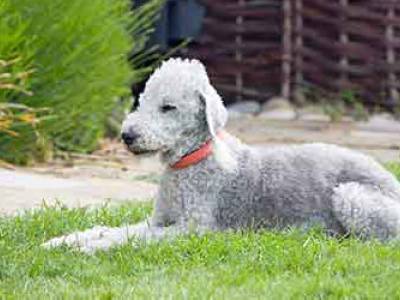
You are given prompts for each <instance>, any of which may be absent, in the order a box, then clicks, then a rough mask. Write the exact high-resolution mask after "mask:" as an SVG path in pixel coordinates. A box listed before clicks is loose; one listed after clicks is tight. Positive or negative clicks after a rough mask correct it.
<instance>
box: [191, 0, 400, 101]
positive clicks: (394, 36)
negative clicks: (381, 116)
mask: <svg viewBox="0 0 400 300" xmlns="http://www.w3.org/2000/svg"><path fill="white" fill-rule="evenodd" d="M201 1H202V2H203V4H204V5H205V7H206V9H207V12H206V17H205V19H204V24H203V33H202V35H201V37H200V38H199V39H197V40H196V42H195V43H193V44H192V45H191V46H190V48H189V56H192V57H196V58H200V59H201V60H203V61H204V63H205V64H206V65H207V67H208V69H209V70H210V77H211V81H212V82H213V83H214V84H215V85H216V87H217V88H218V90H219V91H220V92H222V94H223V96H225V101H227V102H232V101H237V100H242V99H247V100H248V99H252V100H257V101H266V100H268V98H269V97H271V96H273V95H283V96H284V97H287V98H291V99H293V100H295V101H296V100H298V99H302V91H303V90H304V89H305V87H308V86H310V85H311V86H315V87H317V88H322V89H324V90H325V91H327V92H331V93H336V94H340V93H343V92H344V91H347V90H352V91H354V92H356V93H358V94H359V95H360V99H362V100H363V101H365V104H367V105H379V106H383V107H386V108H389V109H394V108H400V99H399V98H400V95H399V94H400V93H399V90H400V83H399V78H400V1H399V0H330V1H327V0H219V1H215V0H201Z"/></svg>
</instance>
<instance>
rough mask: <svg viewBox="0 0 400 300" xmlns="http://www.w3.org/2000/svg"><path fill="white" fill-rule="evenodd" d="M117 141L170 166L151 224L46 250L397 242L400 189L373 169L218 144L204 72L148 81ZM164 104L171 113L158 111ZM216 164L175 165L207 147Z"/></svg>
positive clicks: (216, 106) (344, 159)
mask: <svg viewBox="0 0 400 300" xmlns="http://www.w3.org/2000/svg"><path fill="white" fill-rule="evenodd" d="M139 102H140V105H139V108H138V111H136V112H134V113H132V114H130V115H128V117H127V119H126V120H125V122H124V124H123V128H122V130H123V132H127V133H129V132H131V131H135V132H136V133H138V134H139V138H138V139H137V140H136V142H135V143H134V144H132V145H131V146H130V150H131V151H132V152H134V153H143V152H161V155H162V160H163V161H164V162H165V164H166V165H167V167H166V171H165V173H164V176H163V178H162V181H161V184H160V189H159V195H158V198H157V199H156V201H155V205H154V212H153V215H152V217H151V218H150V219H149V220H147V221H145V222H143V223H140V224H137V225H133V226H125V227H121V228H106V227H95V228H93V229H91V230H87V231H84V232H80V233H73V234H70V235H67V236H64V237H60V238H56V239H53V240H50V241H49V242H48V243H46V244H45V246H47V247H52V246H58V245H60V244H63V243H66V244H68V245H71V246H75V247H78V248H79V249H80V250H81V251H85V252H93V251H94V250H96V249H107V248H109V247H110V246H113V245H117V244H122V243H125V242H126V241H127V240H128V238H130V237H138V238H140V239H145V240H159V239H162V238H167V237H174V236H176V235H178V234H184V233H187V232H189V231H192V230H195V231H196V232H204V231H214V230H225V229H242V228H259V227H273V228H276V227H279V228H283V227H286V226H303V225H308V224H315V223H318V224H320V225H322V226H323V227H324V228H326V230H327V231H328V232H330V233H332V234H335V235H337V234H339V235H341V234H347V233H355V234H358V235H360V236H366V237H370V236H373V237H377V238H380V239H387V238H391V237H396V236H399V234H400V184H399V182H398V181H397V180H396V179H395V178H394V176H393V175H391V174H390V173H389V172H387V171H386V170H385V169H384V168H383V167H381V166H380V165H379V164H378V163H376V162H375V161H374V160H373V159H371V158H369V157H367V156H365V155H362V154H360V153H357V152H354V151H351V150H348V149H344V148H340V147H337V146H334V145H326V144H308V145H301V146H300V145H299V146H285V147H273V148H269V149H263V150H260V149H255V148H252V147H249V146H247V145H244V144H242V143H241V142H240V141H239V140H237V139H236V138H234V137H233V136H230V135H229V134H227V133H226V134H225V136H224V138H222V139H221V138H219V137H218V136H217V134H216V133H217V132H218V131H219V130H221V129H222V128H223V127H224V125H225V123H226V119H227V113H226V110H225V108H224V106H223V104H222V101H221V99H220V97H219V96H218V94H217V92H216V91H215V90H214V88H213V87H212V86H211V84H210V83H209V80H208V77H207V74H206V71H205V69H204V67H203V65H202V64H201V63H200V62H198V61H195V60H181V59H170V60H168V61H167V62H165V63H164V64H163V65H162V66H161V68H159V69H158V70H156V71H155V73H154V74H153V75H152V76H151V78H150V79H149V81H148V83H147V85H146V88H145V91H144V93H143V94H142V95H141V96H140V100H139ZM165 104H168V105H170V106H174V107H176V109H175V110H170V111H167V112H163V111H162V106H163V105H165ZM209 139H212V140H213V142H214V152H213V155H211V156H209V157H208V158H206V159H204V160H203V161H201V162H199V163H198V164H195V165H192V166H190V167H188V168H186V169H181V170H173V169H171V168H170V167H168V165H171V164H173V163H175V162H176V161H179V160H180V158H181V157H182V156H184V155H185V154H187V153H190V152H192V151H194V150H196V149H197V148H199V147H200V146H201V145H202V144H204V143H205V142H206V141H207V140H209Z"/></svg>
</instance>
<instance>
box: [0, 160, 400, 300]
mask: <svg viewBox="0 0 400 300" xmlns="http://www.w3.org/2000/svg"><path fill="white" fill-rule="evenodd" d="M390 168H391V169H392V170H393V171H394V172H395V173H396V174H397V175H400V168H399V166H398V165H397V166H395V165H394V164H393V165H392V166H391V167H390ZM150 211H151V208H150V204H135V205H123V206H120V207H102V208H99V209H94V210H85V209H65V208H60V207H58V208H43V209H42V210H39V211H35V212H29V213H26V214H21V215H20V216H15V217H2V218H0V299H50V298H51V299H133V298H134V299H162V298H168V299H210V298H213V299H304V298H307V299H308V298H314V299H343V298H347V299H399V298H400V285H399V282H400V243H399V242H391V243H385V244H382V243H380V242H377V241H359V240H357V239H354V238H347V239H342V240H340V239H333V238H330V237H327V236H325V235H324V234H323V233H322V232H320V231H318V230H317V229H315V230H313V231H311V232H308V233H302V232H300V231H296V230H287V231H284V232H274V231H262V232H247V231H246V232H240V233H217V234H209V235H206V236H202V237H196V236H188V237H181V238H179V239H177V240H174V241H171V242H162V243H159V244H149V245H137V244H136V245H125V246H122V247H118V248H116V249H112V250H111V251H108V252H97V253H96V254H95V255H93V256H88V255H84V254H81V253H78V252H75V251H72V250H70V249H67V248H59V249H54V250H51V251H48V250H44V249H42V248H41V247H40V246H39V245H40V244H41V243H42V242H44V241H46V240H48V239H49V238H51V237H54V236H58V235H60V234H63V233H69V232H73V231H75V230H82V229H85V228H90V227H92V226H94V225H99V224H102V225H108V226H118V225H120V224H123V223H136V222H138V221H139V220H141V219H143V218H144V217H145V216H146V215H148V214H149V213H150Z"/></svg>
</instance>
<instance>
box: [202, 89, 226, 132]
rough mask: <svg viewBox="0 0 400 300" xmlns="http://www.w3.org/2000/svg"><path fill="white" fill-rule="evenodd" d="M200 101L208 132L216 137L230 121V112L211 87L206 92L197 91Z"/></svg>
mask: <svg viewBox="0 0 400 300" xmlns="http://www.w3.org/2000/svg"><path fill="white" fill-rule="evenodd" d="M197 93H198V96H199V99H200V101H201V102H202V103H203V105H204V108H205V109H204V110H205V115H206V116H205V117H206V121H207V126H208V130H209V131H210V134H211V136H212V137H215V136H216V134H217V133H218V130H219V129H221V128H223V127H224V126H225V124H226V122H227V120H228V112H227V111H226V108H225V106H224V104H223V103H222V100H221V97H220V96H219V95H218V93H217V91H216V90H215V89H214V88H213V87H212V86H209V87H208V88H207V89H206V90H205V91H201V92H200V91H197Z"/></svg>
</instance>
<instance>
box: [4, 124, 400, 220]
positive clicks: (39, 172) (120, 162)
mask: <svg viewBox="0 0 400 300" xmlns="http://www.w3.org/2000/svg"><path fill="white" fill-rule="evenodd" d="M386 129H388V130H386ZM227 130H228V131H229V132H231V133H233V134H234V135H236V136H238V137H239V138H241V139H242V140H243V141H244V142H246V143H249V144H254V145H258V146H260V145H261V146H265V147H268V146H269V145H271V144H273V145H277V144H288V143H294V144H298V143H308V142H325V143H334V144H339V145H342V146H346V147H350V148H353V149H356V150H359V151H362V152H365V153H368V154H371V155H372V156H374V157H375V158H376V159H377V160H379V161H381V162H387V161H400V157H399V155H400V127H399V128H398V129H397V128H396V127H393V126H389V127H382V126H380V127H377V126H363V124H354V123H340V124H332V123H329V122H321V121H279V120H278V121H277V120H268V119H265V118H259V117H242V118H240V119H234V120H232V121H230V122H229V124H228V128H227ZM161 170H162V166H161V165H160V164H159V163H158V162H157V159H155V158H145V159H138V158H137V157H134V156H132V155H131V154H130V153H128V152H127V151H126V150H125V149H124V147H123V145H121V143H119V142H118V141H114V142H108V143H106V145H105V146H104V147H102V149H101V150H100V151H98V152H96V153H95V154H94V155H91V156H79V155H76V156H74V160H72V161H56V162H53V163H51V164H47V165H42V166H36V167H34V168H29V169H16V170H5V169H0V214H12V213H15V212H17V211H19V210H23V209H30V208H35V207H39V206H40V205H41V203H42V201H43V200H45V201H46V203H49V204H53V203H55V202H57V201H58V202H61V203H63V204H64V205H66V206H68V207H77V206H78V207H80V206H88V205H99V204H101V203H104V202H105V201H111V202H117V203H119V202H124V201H144V200H149V199H152V198H153V197H154V195H155V193H156V190H157V184H156V182H157V177H158V176H159V174H160V173H161Z"/></svg>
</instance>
